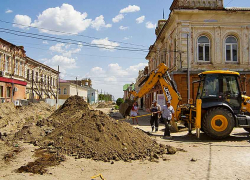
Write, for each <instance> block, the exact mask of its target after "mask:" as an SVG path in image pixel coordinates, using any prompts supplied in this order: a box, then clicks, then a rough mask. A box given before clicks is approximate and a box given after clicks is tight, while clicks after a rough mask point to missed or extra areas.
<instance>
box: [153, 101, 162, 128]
mask: <svg viewBox="0 0 250 180" xmlns="http://www.w3.org/2000/svg"><path fill="white" fill-rule="evenodd" d="M150 112H151V113H152V115H151V119H150V125H151V128H152V132H153V131H154V128H155V132H157V131H158V127H159V122H158V114H159V113H161V106H160V105H159V104H157V101H156V100H154V101H153V104H152V106H151V108H150Z"/></svg>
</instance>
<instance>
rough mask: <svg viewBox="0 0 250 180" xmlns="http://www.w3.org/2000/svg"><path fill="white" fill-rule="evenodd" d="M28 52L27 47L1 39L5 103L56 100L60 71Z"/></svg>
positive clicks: (1, 92)
mask: <svg viewBox="0 0 250 180" xmlns="http://www.w3.org/2000/svg"><path fill="white" fill-rule="evenodd" d="M25 53H26V51H25V50H24V47H23V46H16V45H14V44H12V43H10V42H8V41H5V40H3V39H1V38H0V98H1V99H2V102H4V101H8V102H13V101H15V100H24V99H33V98H34V99H45V98H50V99H55V98H56V95H57V79H58V74H59V73H58V71H56V70H54V69H52V68H50V67H49V66H46V65H45V64H42V63H40V62H38V61H36V60H34V59H31V58H29V57H27V56H26V54H25ZM32 77H33V78H32ZM32 79H33V80H32Z"/></svg>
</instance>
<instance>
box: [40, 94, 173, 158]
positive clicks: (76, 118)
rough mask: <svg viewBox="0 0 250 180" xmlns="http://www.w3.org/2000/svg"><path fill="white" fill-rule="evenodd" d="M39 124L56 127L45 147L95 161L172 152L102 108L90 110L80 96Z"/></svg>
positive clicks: (48, 136) (70, 100)
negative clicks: (109, 114) (110, 115)
mask: <svg viewBox="0 0 250 180" xmlns="http://www.w3.org/2000/svg"><path fill="white" fill-rule="evenodd" d="M37 125H38V126H40V127H43V126H53V127H55V129H54V130H53V131H52V132H51V133H49V134H47V136H45V137H44V138H43V139H42V140H41V141H40V142H39V145H40V146H41V147H42V148H49V149H53V150H54V151H56V152H59V153H63V154H67V155H71V156H75V158H91V159H94V160H101V161H105V162H107V161H111V160H115V161H118V160H123V161H130V160H138V159H149V160H150V159H158V158H160V157H162V155H163V154H166V153H168V150H167V149H168V148H169V147H167V146H164V145H161V144H157V143H156V142H155V141H154V140H152V139H151V138H150V137H149V136H148V135H146V134H145V133H144V132H142V131H141V130H139V129H134V128H133V127H132V126H131V125H130V124H128V123H126V122H121V121H116V120H114V119H112V118H110V117H109V116H108V115H106V114H104V113H103V112H102V111H96V110H90V109H89V108H88V105H87V103H86V102H85V101H84V100H83V99H82V98H80V97H79V96H74V97H70V98H68V99H67V101H66V102H65V103H64V105H63V106H61V108H60V109H58V110H57V111H55V112H54V113H53V114H52V115H51V116H50V117H49V118H48V119H44V120H41V121H39V122H38V123H37Z"/></svg>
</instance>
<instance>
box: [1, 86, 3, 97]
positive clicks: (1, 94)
mask: <svg viewBox="0 0 250 180" xmlns="http://www.w3.org/2000/svg"><path fill="white" fill-rule="evenodd" d="M0 97H3V86H0Z"/></svg>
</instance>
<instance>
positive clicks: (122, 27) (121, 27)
mask: <svg viewBox="0 0 250 180" xmlns="http://www.w3.org/2000/svg"><path fill="white" fill-rule="evenodd" d="M128 28H129V27H125V26H120V27H119V29H120V30H127V29H128Z"/></svg>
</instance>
